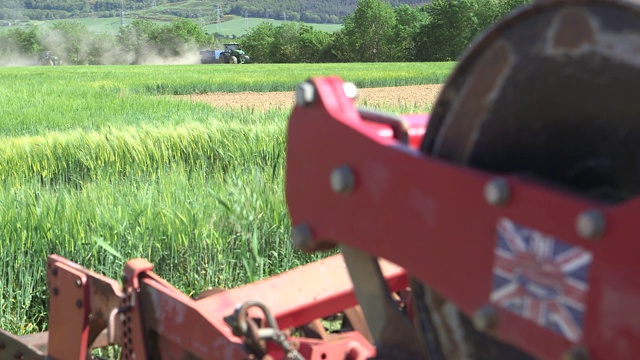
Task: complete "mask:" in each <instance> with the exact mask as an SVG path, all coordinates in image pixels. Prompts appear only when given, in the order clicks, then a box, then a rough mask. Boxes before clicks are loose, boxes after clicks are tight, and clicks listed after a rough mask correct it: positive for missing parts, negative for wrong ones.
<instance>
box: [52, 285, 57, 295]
mask: <svg viewBox="0 0 640 360" xmlns="http://www.w3.org/2000/svg"><path fill="white" fill-rule="evenodd" d="M53 295H54V296H55V295H58V288H57V287H54V288H53Z"/></svg>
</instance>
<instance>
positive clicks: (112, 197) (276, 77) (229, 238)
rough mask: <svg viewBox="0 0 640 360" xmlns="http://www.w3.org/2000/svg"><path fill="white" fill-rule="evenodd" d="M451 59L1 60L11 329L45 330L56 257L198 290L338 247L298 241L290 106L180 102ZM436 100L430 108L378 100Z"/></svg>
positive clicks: (5, 318) (409, 75)
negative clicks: (293, 236) (35, 63)
mask: <svg viewBox="0 0 640 360" xmlns="http://www.w3.org/2000/svg"><path fill="white" fill-rule="evenodd" d="M453 67H454V63H385V64H288V65H258V64H252V65H241V66H216V65H175V66H84V67H81V66H78V67H73V66H61V67H20V68H19V67H15V68H10V67H5V68H0V261H1V262H2V263H1V265H0V328H2V329H4V330H7V331H10V332H13V333H15V334H18V335H22V334H28V333H34V332H38V331H44V330H46V328H47V308H48V301H49V298H48V293H47V286H46V271H45V268H46V267H45V265H46V257H47V255H49V254H52V253H56V254H60V255H62V256H65V257H67V258H69V259H71V260H73V261H75V262H78V263H80V264H81V265H83V266H85V267H88V268H91V269H93V270H94V271H97V272H99V273H103V274H105V275H107V276H110V277H114V278H119V275H120V274H121V272H122V269H123V265H124V263H125V262H126V260H127V259H129V258H136V257H143V258H146V259H147V260H149V261H151V262H152V263H153V264H154V266H155V269H154V270H155V271H156V272H157V273H158V274H159V275H160V276H162V277H164V278H165V279H167V280H168V281H169V282H171V283H172V284H173V285H174V286H176V287H177V288H179V289H180V290H181V291H183V292H185V293H186V294H187V295H189V296H195V295H197V294H198V293H200V292H201V291H203V290H205V289H207V288H211V287H221V288H230V287H235V286H238V285H241V284H245V283H248V282H251V281H255V280H259V279H262V278H264V277H267V276H270V275H273V274H277V273H280V272H283V271H285V270H288V269H291V268H293V267H296V266H299V265H302V264H305V263H307V262H309V261H312V260H314V259H318V258H320V257H322V256H326V255H327V254H316V255H305V254H302V253H300V252H297V251H296V250H294V249H293V248H292V246H291V245H290V242H289V241H290V239H289V231H290V223H289V217H288V213H287V206H286V203H285V200H284V162H285V157H286V154H285V145H286V132H285V131H286V126H287V121H288V118H289V115H290V112H291V109H289V110H282V109H270V110H260V109H253V108H250V107H247V108H243V109H241V110H238V109H230V108H224V107H215V106H212V105H209V104H204V103H196V102H190V101H185V100H179V99H176V98H173V97H172V96H171V95H183V94H192V93H206V92H242V91H259V92H261V91H292V90H294V89H295V87H296V85H297V84H299V83H300V82H301V81H304V80H306V79H307V78H309V77H311V76H327V75H338V76H340V77H342V78H343V79H344V80H346V81H352V82H354V83H355V84H356V85H358V86H359V87H381V86H400V85H420V84H434V83H443V82H444V81H445V79H446V77H447V76H448V75H449V73H450V72H451V70H452V69H453ZM381 110H388V111H390V112H391V111H392V112H396V113H397V112H425V111H428V110H429V104H425V107H424V108H422V109H415V108H413V109H402V108H394V109H381Z"/></svg>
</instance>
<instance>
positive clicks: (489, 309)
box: [473, 305, 498, 332]
mask: <svg viewBox="0 0 640 360" xmlns="http://www.w3.org/2000/svg"><path fill="white" fill-rule="evenodd" d="M473 326H475V328H476V329H478V331H480V332H487V331H491V330H493V329H495V328H496V326H498V312H497V311H496V309H495V308H494V307H493V306H491V305H486V306H483V307H481V308H480V309H478V311H476V313H475V314H474V315H473Z"/></svg>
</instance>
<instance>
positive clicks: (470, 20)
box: [0, 0, 531, 65]
mask: <svg viewBox="0 0 640 360" xmlns="http://www.w3.org/2000/svg"><path fill="white" fill-rule="evenodd" d="M529 1H531V0H433V1H432V2H431V3H429V4H426V5H422V6H416V7H412V6H409V5H406V4H405V5H400V6H396V7H393V6H392V5H391V4H390V3H389V2H385V1H382V0H359V1H358V5H357V7H356V9H355V11H354V12H353V13H352V14H349V15H347V16H345V18H344V26H343V27H342V29H341V30H339V31H337V32H325V31H322V30H318V29H316V28H314V27H312V26H311V25H308V24H305V23H301V22H285V23H282V24H280V25H278V26H275V25H273V24H272V23H267V22H264V23H262V24H260V25H258V26H256V27H254V28H253V29H252V30H250V31H249V32H248V33H247V34H246V35H244V36H243V37H241V38H239V39H238V41H239V42H240V43H241V45H242V47H243V49H244V50H245V51H246V52H247V54H248V55H249V56H250V57H251V59H252V62H254V63H296V62H305V63H319V62H399V61H451V60H456V59H457V58H458V57H459V56H460V54H461V53H462V52H463V51H464V50H465V49H466V48H467V47H468V46H469V44H470V43H471V41H473V39H474V38H476V37H477V36H478V34H479V33H480V32H482V31H483V30H485V29H486V28H487V27H489V26H490V25H492V24H493V23H495V22H496V21H497V20H499V19H500V18H502V17H503V16H504V15H506V14H507V13H509V12H510V11H511V10H513V9H514V8H515V7H517V6H520V5H523V4H526V3H528V2H529ZM225 40H228V39H225V38H222V37H221V36H219V35H218V34H213V35H211V34H207V33H205V32H204V30H203V29H202V27H201V26H200V25H199V24H198V23H196V22H195V21H193V20H189V19H181V20H176V21H173V22H171V24H170V25H168V26H160V25H156V24H155V23H153V22H151V21H149V20H136V21H134V22H133V23H132V24H130V25H126V26H123V27H121V28H120V29H119V31H118V33H117V34H115V35H111V34H107V33H92V32H90V31H89V30H88V29H87V27H86V26H84V25H81V24H79V23H77V22H68V21H65V22H56V23H54V24H53V26H52V27H51V28H50V29H47V30H46V31H45V30H39V29H38V28H35V27H33V28H30V29H26V30H25V29H13V30H11V31H8V32H6V33H4V34H2V35H0V64H11V63H16V62H17V61H15V60H16V59H29V58H33V57H34V56H36V55H37V54H38V53H40V52H42V51H51V52H53V53H54V54H56V55H57V56H59V57H60V58H61V60H62V62H63V63H64V64H71V65H80V64H91V65H98V64H148V63H162V62H166V61H163V60H166V59H178V58H184V57H191V58H192V60H191V61H190V62H196V61H197V60H198V59H197V58H198V57H199V55H198V50H202V49H207V48H209V49H210V48H215V47H218V48H220V46H221V43H222V42H224V41H225ZM12 59H13V61H12Z"/></svg>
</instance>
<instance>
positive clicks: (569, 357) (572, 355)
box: [562, 346, 589, 360]
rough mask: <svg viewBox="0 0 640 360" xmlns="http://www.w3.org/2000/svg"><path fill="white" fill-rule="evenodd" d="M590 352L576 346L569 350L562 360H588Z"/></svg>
mask: <svg viewBox="0 0 640 360" xmlns="http://www.w3.org/2000/svg"><path fill="white" fill-rule="evenodd" d="M588 359H589V352H588V351H587V349H585V348H584V347H582V346H574V347H572V348H571V349H569V350H568V351H567V352H566V353H564V355H562V360H588Z"/></svg>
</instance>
